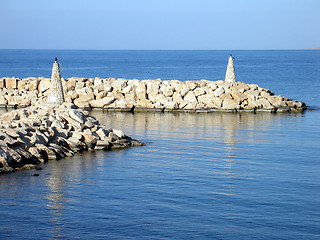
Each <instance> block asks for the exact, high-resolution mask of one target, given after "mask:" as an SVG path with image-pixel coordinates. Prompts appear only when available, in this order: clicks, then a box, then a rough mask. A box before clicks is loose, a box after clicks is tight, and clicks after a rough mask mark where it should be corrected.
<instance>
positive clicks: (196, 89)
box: [0, 77, 306, 113]
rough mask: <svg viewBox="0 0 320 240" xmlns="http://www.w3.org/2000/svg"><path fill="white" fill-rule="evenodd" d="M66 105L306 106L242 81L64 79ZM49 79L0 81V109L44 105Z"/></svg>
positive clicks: (142, 107)
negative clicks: (67, 103)
mask: <svg viewBox="0 0 320 240" xmlns="http://www.w3.org/2000/svg"><path fill="white" fill-rule="evenodd" d="M62 84H63V91H64V95H65V101H66V102H69V103H73V104H75V105H76V106H78V107H80V108H89V109H103V110H109V111H111V110H117V111H188V112H212V111H232V112H237V111H252V112H256V111H269V112H273V113H276V112H300V111H303V110H305V109H306V104H305V103H303V102H299V101H296V100H292V99H289V98H287V97H285V96H281V95H275V94H274V93H273V92H271V91H270V90H269V89H265V88H262V87H259V86H258V85H256V84H246V83H244V82H225V81H222V80H218V81H208V80H199V81H179V80H168V81H162V80H160V79H155V80H128V79H116V78H105V79H104V78H76V77H72V78H67V79H62ZM49 92H50V79H49V78H43V77H40V78H25V79H18V78H0V106H1V107H18V108H19V107H26V106H32V105H36V104H39V103H46V102H47V100H48V96H49Z"/></svg>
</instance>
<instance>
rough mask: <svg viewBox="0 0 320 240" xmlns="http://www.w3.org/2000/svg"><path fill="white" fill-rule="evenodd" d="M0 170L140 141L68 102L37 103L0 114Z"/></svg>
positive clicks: (28, 167) (120, 146)
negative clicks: (55, 104) (109, 126)
mask: <svg viewBox="0 0 320 240" xmlns="http://www.w3.org/2000/svg"><path fill="white" fill-rule="evenodd" d="M0 140H1V141H0V173H7V172H12V171H17V170H26V169H31V168H36V166H37V164H40V163H44V162H46V161H48V160H53V159H60V158H63V157H67V156H68V157H71V156H73V155H74V154H75V153H76V152H79V151H82V150H101V149H103V150H112V149H121V148H127V147H130V146H142V145H144V144H143V143H141V142H139V141H137V140H134V139H132V138H130V137H128V136H126V135H125V134H124V133H123V132H122V131H121V130H115V129H110V128H106V127H105V126H103V125H102V124H100V123H99V121H98V120H97V119H95V118H94V117H91V116H89V115H88V114H87V113H86V111H83V110H80V109H77V107H76V106H75V105H73V104H71V103H64V104H62V105H61V106H54V105H48V104H47V105H37V106H31V107H27V108H23V109H18V110H14V111H10V112H8V113H5V114H3V115H2V116H0Z"/></svg>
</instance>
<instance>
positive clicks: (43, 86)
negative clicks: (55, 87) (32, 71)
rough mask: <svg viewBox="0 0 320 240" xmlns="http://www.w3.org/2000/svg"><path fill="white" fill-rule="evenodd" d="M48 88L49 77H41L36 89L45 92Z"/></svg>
mask: <svg viewBox="0 0 320 240" xmlns="http://www.w3.org/2000/svg"><path fill="white" fill-rule="evenodd" d="M49 88H50V79H48V78H43V79H41V80H40V82H39V85H38V91H39V92H45V91H47V90H48V89H49Z"/></svg>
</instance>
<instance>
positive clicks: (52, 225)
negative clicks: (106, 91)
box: [0, 50, 320, 240]
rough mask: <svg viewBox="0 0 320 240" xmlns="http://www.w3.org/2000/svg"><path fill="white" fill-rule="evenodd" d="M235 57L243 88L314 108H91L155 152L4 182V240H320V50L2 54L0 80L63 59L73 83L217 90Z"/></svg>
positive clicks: (56, 167)
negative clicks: (196, 83) (150, 82)
mask: <svg viewBox="0 0 320 240" xmlns="http://www.w3.org/2000/svg"><path fill="white" fill-rule="evenodd" d="M230 54H232V55H233V57H234V58H235V68H236V74H237V80H238V81H242V82H245V83H250V84H251V83H254V84H258V85H259V86H260V87H264V88H267V89H270V90H271V91H272V92H273V93H275V94H276V95H283V96H286V97H289V98H292V99H294V100H299V101H303V102H305V103H306V104H307V106H308V110H306V111H305V112H303V113H278V114H270V113H256V114H253V113H156V112H149V113H134V114H133V113H123V112H103V111H91V112H90V114H91V115H92V116H94V117H96V118H97V119H99V121H100V122H101V123H103V124H104V125H106V126H107V127H110V128H114V129H121V130H123V131H124V132H125V133H126V134H127V135H129V136H131V137H132V138H134V139H138V140H140V141H142V142H144V143H146V146H143V147H132V148H129V149H125V150H119V151H92V152H81V153H77V154H76V155H75V156H74V157H69V158H65V159H61V160H59V161H55V160H52V161H49V162H48V163H46V164H44V165H42V166H41V167H42V170H30V171H22V172H14V173H10V174H4V175H0V239H239V240H242V239H243V240H247V239H308V240H309V239H310V240H311V239H314V240H316V239H320V211H319V209H320V51H319V50H273V51H272V50H268V51H263V50H259V51H258V50H257V51H255V50H252V51H245V50H241V51H240V50H232V51H231V50H228V51H224V50H223V51H222V50H221V51H216V50H212V51H210V50H199V51H198V50H197V51H191V50H188V51H183V50H179V51H178V50H177V51H174V50H170V51H165V50H150V51H149V50H132V51H127V50H0V77H18V78H26V77H48V78H49V77H50V75H51V68H52V63H53V60H54V58H55V57H57V58H58V59H59V62H60V63H61V65H62V77H64V78H69V77H87V78H94V77H100V78H109V77H114V78H126V79H140V80H142V79H162V80H172V79H176V80H181V81H186V80H201V79H207V80H211V81H215V80H219V79H224V76H225V71H226V66H227V61H228V57H229V55H230ZM5 111H6V110H4V109H3V110H1V114H2V113H3V112H5ZM34 173H38V174H39V176H33V175H34Z"/></svg>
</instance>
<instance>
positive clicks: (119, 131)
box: [112, 129, 126, 138]
mask: <svg viewBox="0 0 320 240" xmlns="http://www.w3.org/2000/svg"><path fill="white" fill-rule="evenodd" d="M112 132H113V133H114V134H115V135H117V136H118V137H119V138H123V137H125V136H126V135H125V134H124V132H123V131H121V130H117V129H113V130H112Z"/></svg>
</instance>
